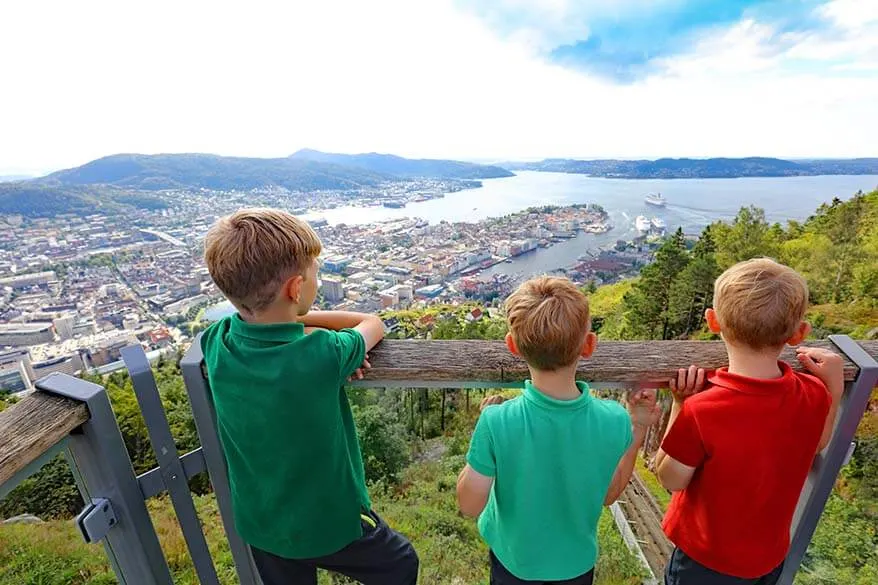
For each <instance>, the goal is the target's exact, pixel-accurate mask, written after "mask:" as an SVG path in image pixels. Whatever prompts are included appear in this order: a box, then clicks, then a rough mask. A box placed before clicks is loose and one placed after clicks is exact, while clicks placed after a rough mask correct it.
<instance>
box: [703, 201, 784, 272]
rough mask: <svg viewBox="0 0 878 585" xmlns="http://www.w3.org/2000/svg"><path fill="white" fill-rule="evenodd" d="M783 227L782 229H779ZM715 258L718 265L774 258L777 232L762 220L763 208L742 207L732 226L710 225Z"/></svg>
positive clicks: (777, 243)
mask: <svg viewBox="0 0 878 585" xmlns="http://www.w3.org/2000/svg"><path fill="white" fill-rule="evenodd" d="M782 231H783V230H781V232H782ZM712 235H713V238H714V240H715V242H716V259H717V262H718V263H719V266H720V267H721V268H728V267H729V266H731V265H732V264H736V263H737V262H741V261H743V260H750V259H751V258H757V257H760V256H770V257H773V258H774V257H777V255H778V252H779V251H780V244H781V242H780V241H778V239H777V232H776V231H772V227H771V226H770V225H769V224H768V222H767V221H766V220H765V211H764V210H762V209H759V208H758V207H755V206H750V207H742V208H741V210H740V211H738V215H737V216H735V221H733V222H732V223H731V225H729V224H726V223H723V222H717V223H715V224H713V234H712Z"/></svg>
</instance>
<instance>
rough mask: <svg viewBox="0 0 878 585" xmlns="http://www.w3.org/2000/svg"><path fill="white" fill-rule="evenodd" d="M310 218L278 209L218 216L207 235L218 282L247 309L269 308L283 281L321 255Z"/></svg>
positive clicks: (206, 243) (211, 267) (206, 249)
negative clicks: (298, 216)
mask: <svg viewBox="0 0 878 585" xmlns="http://www.w3.org/2000/svg"><path fill="white" fill-rule="evenodd" d="M321 249H322V245H321V243H320V238H319V237H317V234H316V233H315V232H314V230H313V229H312V228H311V226H309V225H308V224H307V223H306V222H304V221H302V220H301V219H299V218H297V217H295V216H294V215H292V214H289V213H287V212H285V211H281V210H278V209H262V208H251V209H241V210H239V211H236V212H235V213H233V214H232V215H229V216H226V217H223V218H222V219H220V220H219V221H217V222H216V223H215V224H214V225H213V227H211V228H210V231H208V232H207V236H206V237H205V240H204V259H205V261H206V262H207V269H208V270H209V271H210V276H211V277H212V278H213V281H214V282H215V283H216V285H217V287H219V289H220V290H221V291H223V293H225V295H226V296H227V297H228V298H229V300H230V301H232V303H233V304H235V305H236V306H238V307H239V308H241V309H244V311H246V312H248V313H258V312H260V311H262V310H264V309H266V308H267V307H268V306H269V305H271V303H273V302H274V300H275V299H276V298H277V295H278V292H279V290H280V286H281V285H282V284H283V283H284V282H285V281H286V280H287V279H289V278H291V277H293V276H296V275H297V274H302V273H303V272H304V271H305V270H307V268H308V266H309V264H310V262H312V261H313V260H314V259H315V258H317V256H319V255H320V251H321Z"/></svg>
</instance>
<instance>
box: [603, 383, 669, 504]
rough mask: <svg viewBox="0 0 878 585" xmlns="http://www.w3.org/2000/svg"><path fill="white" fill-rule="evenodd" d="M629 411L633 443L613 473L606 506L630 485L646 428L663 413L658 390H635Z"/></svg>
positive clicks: (630, 398)
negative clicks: (658, 399) (658, 401)
mask: <svg viewBox="0 0 878 585" xmlns="http://www.w3.org/2000/svg"><path fill="white" fill-rule="evenodd" d="M628 412H629V413H630V414H631V432H632V439H631V445H629V447H628V450H627V451H625V454H624V455H622V459H621V460H620V461H619V464H618V465H617V466H616V471H615V473H613V479H612V481H610V487H609V489H608V490H607V495H606V496H605V497H604V505H605V506H609V505H610V504H612V503H613V502H615V501H616V500H617V499H618V498H619V496H620V495H622V492H624V491H625V486H627V485H628V482H629V481H630V480H631V474H632V473H633V472H634V463H635V462H636V461H637V451H639V450H640V447H641V446H642V445H643V441H644V439H645V438H646V429H648V428H649V427H650V425H653V424H655V423H656V422H657V421H658V419H659V416H660V415H661V407H660V406H659V405H658V404H656V391H655V390H637V391H636V392H633V393H632V394H631V396H629V398H628Z"/></svg>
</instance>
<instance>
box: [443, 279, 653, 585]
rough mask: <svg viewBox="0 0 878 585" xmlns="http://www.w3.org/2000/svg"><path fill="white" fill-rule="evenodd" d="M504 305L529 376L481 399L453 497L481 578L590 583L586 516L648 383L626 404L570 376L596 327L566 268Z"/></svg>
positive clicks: (635, 422)
mask: <svg viewBox="0 0 878 585" xmlns="http://www.w3.org/2000/svg"><path fill="white" fill-rule="evenodd" d="M506 316H507V321H508V323H509V334H508V335H507V336H506V343H507V345H508V347H509V349H510V351H512V353H513V354H515V355H520V356H521V357H523V358H524V359H525V360H526V361H527V363H528V368H529V369H530V372H531V380H528V381H527V382H525V386H524V391H523V393H522V395H521V396H519V397H518V398H515V399H513V400H509V401H503V399H502V398H499V397H492V398H489V399H486V401H484V403H483V405H482V407H483V409H484V410H483V412H482V414H481V416H480V418H479V421H478V423H477V425H476V429H475V431H474V432H473V436H472V441H471V444H470V449H469V453H468V455H467V465H466V467H464V469H463V471H461V473H460V477H459V479H458V483H457V495H458V502H459V504H460V509H461V511H462V512H463V513H464V514H466V515H468V516H479V531H480V532H481V534H482V537H483V538H484V539H485V542H487V543H488V545H489V546H490V549H491V552H490V561H491V584H492V585H518V584H524V583H531V584H533V583H565V584H568V585H590V584H591V583H592V581H593V579H594V565H595V561H596V558H597V524H598V519H599V518H600V515H601V510H602V507H603V506H605V505H609V504H611V503H613V502H614V501H615V500H616V498H618V497H619V495H620V494H621V493H622V491H623V490H624V489H625V486H626V485H627V484H628V480H629V479H630V478H631V473H632V471H633V469H634V462H635V459H636V457H637V450H638V449H639V447H640V446H641V445H642V444H643V439H644V436H645V433H646V429H647V428H648V427H649V426H650V425H651V424H653V423H654V422H656V420H658V416H659V413H660V409H659V407H658V406H657V404H656V395H655V390H640V391H636V392H634V393H633V394H632V395H631V396H630V397H629V401H628V412H626V411H625V409H624V408H623V407H622V406H621V405H619V404H618V403H617V402H614V401H609V400H599V399H597V398H594V397H592V396H591V394H590V391H589V388H588V385H587V384H585V383H584V382H576V368H577V365H578V362H579V358H580V357H586V358H587V357H589V356H590V355H591V354H592V352H593V351H594V348H595V345H596V344H597V337H596V336H595V334H594V333H593V332H591V331H590V323H591V321H590V316H589V308H588V299H587V298H586V297H585V295H583V294H582V292H581V291H580V290H579V289H577V288H576V287H575V286H574V285H573V283H571V282H570V281H569V280H566V279H561V278H549V277H541V278H537V279H533V280H530V281H528V282H525V283H524V284H523V285H521V287H519V288H518V290H516V291H515V292H514V293H513V294H512V295H511V296H510V297H509V298H508V299H507V301H506ZM494 404H499V406H491V405H494ZM487 406H490V408H487Z"/></svg>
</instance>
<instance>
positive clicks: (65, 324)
mask: <svg viewBox="0 0 878 585" xmlns="http://www.w3.org/2000/svg"><path fill="white" fill-rule="evenodd" d="M75 324H76V315H74V314H67V315H64V316H61V317H58V318H56V319H53V320H52V325H53V326H54V327H55V332H56V333H57V334H58V337H60V338H61V340H62V341H63V340H65V339H71V338H72V337H73V326H74V325H75Z"/></svg>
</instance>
